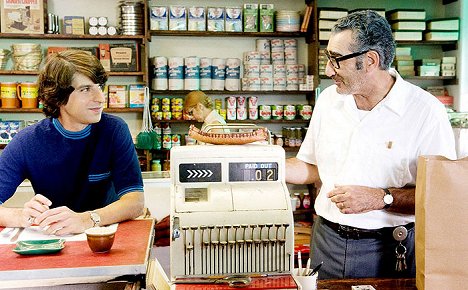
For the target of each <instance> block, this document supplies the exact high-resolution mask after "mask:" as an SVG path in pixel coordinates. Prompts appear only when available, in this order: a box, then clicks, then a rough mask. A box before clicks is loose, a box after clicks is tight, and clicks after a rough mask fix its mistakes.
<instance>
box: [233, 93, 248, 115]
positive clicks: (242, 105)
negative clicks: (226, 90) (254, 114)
mask: <svg viewBox="0 0 468 290" xmlns="http://www.w3.org/2000/svg"><path fill="white" fill-rule="evenodd" d="M236 114H237V118H236V119H237V120H247V116H248V114H249V113H248V111H247V104H246V98H245V97H244V96H239V97H237V109H236Z"/></svg>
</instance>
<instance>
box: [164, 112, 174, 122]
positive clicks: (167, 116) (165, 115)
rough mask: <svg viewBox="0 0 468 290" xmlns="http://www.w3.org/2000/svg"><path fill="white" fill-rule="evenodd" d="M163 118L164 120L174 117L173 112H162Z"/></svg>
mask: <svg viewBox="0 0 468 290" xmlns="http://www.w3.org/2000/svg"><path fill="white" fill-rule="evenodd" d="M162 113H163V114H162V118H163V120H164V121H169V120H171V119H172V112H162Z"/></svg>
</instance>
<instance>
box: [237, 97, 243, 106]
mask: <svg viewBox="0 0 468 290" xmlns="http://www.w3.org/2000/svg"><path fill="white" fill-rule="evenodd" d="M237 107H238V108H245V97H244V96H239V97H237Z"/></svg>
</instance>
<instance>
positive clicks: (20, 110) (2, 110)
mask: <svg viewBox="0 0 468 290" xmlns="http://www.w3.org/2000/svg"><path fill="white" fill-rule="evenodd" d="M104 112H106V113H128V112H138V113H141V112H143V108H105V109H104ZM0 113H42V109H23V108H18V109H16V108H15V109H5V108H0Z"/></svg>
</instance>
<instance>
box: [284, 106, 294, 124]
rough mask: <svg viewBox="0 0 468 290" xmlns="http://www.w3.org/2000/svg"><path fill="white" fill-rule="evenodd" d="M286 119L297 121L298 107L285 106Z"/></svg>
mask: <svg viewBox="0 0 468 290" xmlns="http://www.w3.org/2000/svg"><path fill="white" fill-rule="evenodd" d="M283 108H284V113H283V114H284V119H285V120H289V121H290V120H294V119H296V106H294V105H285V106H284V107H283Z"/></svg>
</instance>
